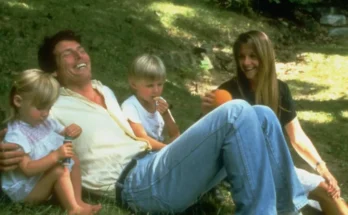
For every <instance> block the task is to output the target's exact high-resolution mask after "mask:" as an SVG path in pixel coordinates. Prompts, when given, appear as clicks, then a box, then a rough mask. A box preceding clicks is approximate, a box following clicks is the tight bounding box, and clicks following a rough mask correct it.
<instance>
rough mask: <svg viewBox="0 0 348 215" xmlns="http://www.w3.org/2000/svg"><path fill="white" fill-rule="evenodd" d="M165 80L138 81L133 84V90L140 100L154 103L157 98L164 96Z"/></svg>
mask: <svg viewBox="0 0 348 215" xmlns="http://www.w3.org/2000/svg"><path fill="white" fill-rule="evenodd" d="M163 85H164V80H138V81H135V82H133V86H132V87H133V88H134V90H135V92H136V95H137V97H138V98H141V99H143V100H144V101H147V102H153V101H154V98H155V97H159V96H161V95H162V91H163Z"/></svg>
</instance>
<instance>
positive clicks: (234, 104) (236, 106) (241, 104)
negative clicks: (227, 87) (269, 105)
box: [219, 99, 253, 113]
mask: <svg viewBox="0 0 348 215" xmlns="http://www.w3.org/2000/svg"><path fill="white" fill-rule="evenodd" d="M219 109H220V111H224V112H225V113H239V112H242V111H243V112H249V111H253V110H252V107H251V105H250V104H249V103H248V102H246V101H244V100H242V99H234V100H232V101H228V102H226V103H225V104H223V105H222V106H220V107H219Z"/></svg>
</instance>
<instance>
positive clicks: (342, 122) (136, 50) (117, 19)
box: [0, 0, 348, 214]
mask: <svg viewBox="0 0 348 215" xmlns="http://www.w3.org/2000/svg"><path fill="white" fill-rule="evenodd" d="M199 2H201V1H195V0H190V1H154V0H153V1H151V0H143V1H137V0H128V1H120V0H119V1H116V0H114V1H111V0H110V1H107V0H84V1H81V0H80V1H78V0H77V1H67V0H61V1H55V0H46V1H43V0H40V1H39V0H32V1H15V0H12V1H4V0H3V1H1V2H0V38H1V40H0V50H1V55H0V64H1V68H0V75H1V79H0V99H2V101H6V93H7V91H8V90H9V87H10V75H11V74H13V73H15V72H18V71H21V70H23V69H27V68H33V67H37V59H36V51H37V47H38V45H39V43H40V41H41V40H42V38H43V37H44V36H45V35H47V34H49V35H51V34H53V33H55V32H56V31H58V30H60V29H66V28H70V29H74V30H76V31H77V32H79V33H81V34H82V36H83V44H84V45H85V47H86V48H87V50H88V52H89V53H90V55H91V58H92V61H93V72H94V76H95V78H97V79H100V80H101V81H102V82H103V83H105V84H106V85H108V86H110V87H111V88H112V89H113V90H114V91H115V93H116V95H117V97H118V98H119V100H120V101H122V100H123V99H125V98H126V97H127V96H128V95H130V92H129V90H128V86H127V84H126V81H125V80H126V79H125V72H126V68H127V65H129V63H130V61H131V59H132V58H133V57H134V56H136V55H138V54H141V53H144V52H153V53H156V54H158V55H160V56H161V57H162V58H163V59H164V61H165V63H166V65H167V67H168V73H169V79H168V83H167V85H166V90H165V93H164V96H165V97H166V98H167V100H168V101H169V102H170V103H172V104H173V105H174V109H173V112H174V116H175V117H176V120H177V122H178V123H179V125H180V127H181V128H182V130H185V129H186V128H187V127H188V126H189V125H190V124H192V123H193V122H194V121H195V119H196V117H197V116H198V114H199V97H198V96H197V95H194V94H192V93H190V90H188V88H187V83H191V82H190V80H192V79H193V78H194V77H195V76H196V74H199V73H200V72H201V71H200V69H199V66H198V65H197V64H196V63H192V61H190V60H188V59H189V58H191V57H192V54H191V52H192V48H193V47H194V46H199V45H200V44H211V45H218V46H220V47H222V48H224V50H226V52H227V53H228V52H229V51H230V45H231V43H232V42H233V40H234V38H235V37H236V36H237V35H238V34H239V33H241V32H244V31H246V30H250V29H260V30H263V31H265V32H266V33H268V34H269V35H270V36H271V38H272V39H273V40H274V42H275V43H276V47H277V50H276V51H277V54H278V56H279V58H278V62H279V71H280V72H279V75H280V78H281V79H283V80H286V81H287V82H288V83H289V84H290V87H291V90H292V92H293V95H294V98H295V99H296V101H297V108H298V110H299V112H298V113H299V117H300V119H301V121H302V125H303V127H304V129H305V131H306V132H307V133H308V135H309V136H310V137H311V138H312V139H313V141H314V143H315V144H316V145H317V147H318V149H319V150H320V152H321V154H322V156H323V157H324V158H325V159H326V160H327V163H328V164H329V166H330V167H331V168H332V170H333V172H334V173H335V174H336V175H337V176H338V179H339V181H340V182H341V183H343V185H342V189H343V193H344V194H346V193H347V188H346V187H345V186H346V185H347V182H348V181H347V178H348V177H347V176H348V175H347V173H345V172H344V170H346V169H347V164H346V161H347V157H346V153H347V151H348V147H347V145H346V143H347V139H348V138H347V132H346V131H347V130H348V128H347V121H348V108H347V107H348V97H347V96H348V94H347V93H348V90H347V86H346V84H345V83H347V81H348V76H347V74H346V73H345V72H344V71H346V70H347V69H348V65H347V62H348V61H347V60H348V57H347V56H346V53H348V52H347V48H345V47H344V46H342V45H339V46H333V45H322V46H320V47H321V48H318V46H317V44H310V43H302V44H296V45H292V46H287V47H284V46H281V44H277V42H278V39H279V38H281V31H280V29H279V26H278V27H277V26H274V25H273V26H270V25H268V24H267V22H264V21H262V19H260V18H255V19H249V18H246V17H244V16H242V15H238V14H236V13H233V12H226V11H220V10H218V9H216V8H211V7H210V8H208V7H207V6H205V5H203V4H202V3H199ZM294 31H296V29H294ZM300 53H303V54H301V55H300V56H297V57H296V54H300ZM296 59H297V60H296ZM194 62H195V61H194ZM214 74H217V73H214ZM219 74H221V73H219ZM214 77H220V78H219V79H217V80H215V83H216V82H220V81H221V76H219V75H217V76H216V75H215V76H214ZM223 77H226V76H223ZM210 83H214V80H213V81H212V82H210ZM0 109H2V110H4V109H5V106H4V103H1V104H0ZM300 163H301V162H300ZM304 166H305V165H304ZM104 203H105V204H104V209H103V211H102V214H126V212H124V211H122V210H119V209H118V208H116V207H114V206H113V204H112V203H108V202H105V201H104ZM0 204H1V203H0ZM0 212H1V214H13V213H20V214H23V213H26V214H39V213H41V214H53V213H56V214H59V210H58V209H57V208H56V207H53V208H52V207H49V206H40V207H23V206H22V205H7V206H4V207H3V205H1V209H0ZM197 214H201V213H197Z"/></svg>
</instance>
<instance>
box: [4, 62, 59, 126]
mask: <svg viewBox="0 0 348 215" xmlns="http://www.w3.org/2000/svg"><path fill="white" fill-rule="evenodd" d="M15 95H19V96H21V97H22V99H23V100H29V101H30V104H31V105H33V106H34V107H36V108H38V109H44V108H48V107H50V106H52V105H53V104H54V102H55V101H56V100H57V98H58V96H59V83H58V82H57V80H56V79H55V78H54V77H53V76H52V75H51V74H49V73H45V72H43V71H41V70H39V69H28V70H25V71H23V72H21V73H20V74H19V75H17V76H16V77H15V79H14V82H13V85H12V88H11V92H10V96H9V102H10V108H9V112H8V114H7V119H6V120H5V121H4V122H9V121H12V120H14V119H16V117H17V114H18V111H17V107H16V106H15V104H14V101H13V100H14V97H15Z"/></svg>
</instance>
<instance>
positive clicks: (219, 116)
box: [122, 100, 308, 215]
mask: <svg viewBox="0 0 348 215" xmlns="http://www.w3.org/2000/svg"><path fill="white" fill-rule="evenodd" d="M226 177H227V180H228V181H229V182H230V184H231V193H232V194H233V200H234V202H235V204H236V214H251V215H257V214H260V215H267V214H277V213H278V214H293V213H297V212H298V211H299V210H300V209H301V208H302V207H303V206H304V205H306V204H307V201H308V200H307V197H306V195H305V194H304V191H303V187H302V185H301V184H300V182H299V180H298V178H297V176H296V173H295V169H294V164H293V161H292V159H291V156H290V153H289V150H288V147H287V144H286V141H285V139H284V136H283V133H282V130H281V127H280V125H279V122H278V120H277V118H276V116H275V115H274V113H273V111H272V110H271V109H269V108H267V107H264V106H250V105H249V104H248V103H246V102H245V101H242V100H233V101H230V102H227V103H226V104H224V105H222V106H220V107H218V108H216V109H215V110H213V111H212V112H210V113H209V114H207V115H206V116H205V117H204V118H202V119H201V120H199V121H198V122H196V123H195V124H194V125H192V126H191V127H190V128H188V129H187V130H186V131H185V132H184V133H183V134H182V135H181V136H180V137H178V138H177V139H176V140H175V141H174V142H172V143H171V144H169V145H168V146H166V147H164V148H163V149H162V150H160V151H159V152H156V153H150V154H148V155H147V156H145V157H143V158H141V159H138V160H137V164H136V166H135V167H134V168H133V170H131V171H130V173H129V174H128V176H127V177H126V179H125V181H124V188H123V191H122V199H123V201H124V202H126V203H127V204H128V206H129V207H131V208H132V209H133V210H135V211H142V212H151V213H176V212H182V211H184V210H185V209H186V208H188V207H189V206H190V205H192V204H193V203H195V202H196V201H197V199H198V198H199V197H200V196H201V195H202V194H203V193H205V192H207V191H209V190H210V189H211V188H212V187H214V186H215V185H217V184H218V183H219V182H220V181H221V180H222V179H224V178H226Z"/></svg>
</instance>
